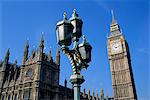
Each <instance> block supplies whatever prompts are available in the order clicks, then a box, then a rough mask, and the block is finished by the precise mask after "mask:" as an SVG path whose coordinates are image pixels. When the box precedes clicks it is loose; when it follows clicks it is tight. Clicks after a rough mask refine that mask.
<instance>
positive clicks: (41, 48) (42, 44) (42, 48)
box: [39, 32, 44, 53]
mask: <svg viewBox="0 0 150 100" xmlns="http://www.w3.org/2000/svg"><path fill="white" fill-rule="evenodd" d="M39 48H40V51H41V52H42V53H43V50H44V37H43V32H42V36H41V39H40V44H39Z"/></svg>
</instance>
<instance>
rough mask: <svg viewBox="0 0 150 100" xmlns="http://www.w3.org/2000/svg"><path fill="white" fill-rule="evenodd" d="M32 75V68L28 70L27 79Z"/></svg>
mask: <svg viewBox="0 0 150 100" xmlns="http://www.w3.org/2000/svg"><path fill="white" fill-rule="evenodd" d="M32 73H33V71H32V69H31V68H30V69H28V71H27V72H26V76H27V77H32Z"/></svg>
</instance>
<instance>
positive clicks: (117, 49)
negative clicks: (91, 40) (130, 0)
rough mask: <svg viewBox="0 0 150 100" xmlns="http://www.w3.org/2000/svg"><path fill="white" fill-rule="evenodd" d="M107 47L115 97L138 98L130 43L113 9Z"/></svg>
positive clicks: (131, 99)
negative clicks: (123, 33)
mask: <svg viewBox="0 0 150 100" xmlns="http://www.w3.org/2000/svg"><path fill="white" fill-rule="evenodd" d="M107 48H108V56H109V61H110V69H111V74H112V86H113V90H114V99H115V100H137V95H136V89H135V84H134V77H133V72H132V67H131V60H130V52H129V47H128V43H127V41H126V40H125V38H124V36H123V35H122V32H121V30H120V27H119V24H118V23H117V21H116V20H115V18H114V14H113V11H112V22H111V25H110V35H109V37H108V40H107Z"/></svg>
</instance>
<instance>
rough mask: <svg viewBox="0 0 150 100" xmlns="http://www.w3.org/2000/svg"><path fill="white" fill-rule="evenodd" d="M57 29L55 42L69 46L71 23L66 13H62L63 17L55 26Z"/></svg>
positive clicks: (71, 30)
mask: <svg viewBox="0 0 150 100" xmlns="http://www.w3.org/2000/svg"><path fill="white" fill-rule="evenodd" d="M56 31H57V33H56V34H57V43H58V44H59V45H60V46H62V45H64V46H70V45H71V41H72V37H71V35H72V32H73V25H72V24H71V22H70V21H68V20H67V18H66V13H64V19H63V20H62V21H60V22H58V23H57V26H56Z"/></svg>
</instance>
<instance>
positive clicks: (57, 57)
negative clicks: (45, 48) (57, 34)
mask: <svg viewBox="0 0 150 100" xmlns="http://www.w3.org/2000/svg"><path fill="white" fill-rule="evenodd" d="M56 64H57V65H60V49H59V48H58V49H57V52H56Z"/></svg>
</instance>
